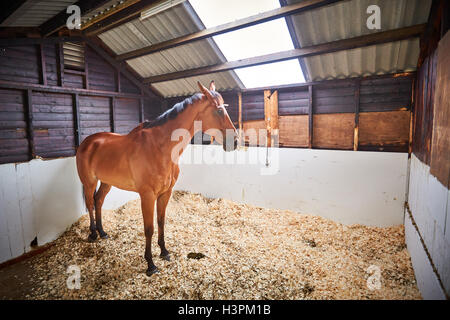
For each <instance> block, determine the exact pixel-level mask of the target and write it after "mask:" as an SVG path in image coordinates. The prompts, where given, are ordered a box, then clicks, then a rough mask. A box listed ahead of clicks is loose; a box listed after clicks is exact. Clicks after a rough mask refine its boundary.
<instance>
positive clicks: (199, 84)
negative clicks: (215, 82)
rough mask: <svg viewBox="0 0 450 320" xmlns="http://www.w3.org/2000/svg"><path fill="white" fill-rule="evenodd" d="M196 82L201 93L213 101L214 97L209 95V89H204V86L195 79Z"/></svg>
mask: <svg viewBox="0 0 450 320" xmlns="http://www.w3.org/2000/svg"><path fill="white" fill-rule="evenodd" d="M197 84H198V87H199V88H200V91H201V93H203V94H204V95H205V96H206V97H207V98H208V100H210V101H211V102H213V101H214V98H213V96H212V95H211V92H209V90H208V89H206V88H205V86H204V85H202V84H201V83H200V81H197Z"/></svg>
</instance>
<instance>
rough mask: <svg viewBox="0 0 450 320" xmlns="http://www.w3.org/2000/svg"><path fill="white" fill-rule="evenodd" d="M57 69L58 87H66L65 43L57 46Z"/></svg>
mask: <svg viewBox="0 0 450 320" xmlns="http://www.w3.org/2000/svg"><path fill="white" fill-rule="evenodd" d="M56 47H57V50H56V51H57V54H56V68H57V72H58V86H60V87H64V49H63V43H62V42H60V43H58V44H57V45H56Z"/></svg>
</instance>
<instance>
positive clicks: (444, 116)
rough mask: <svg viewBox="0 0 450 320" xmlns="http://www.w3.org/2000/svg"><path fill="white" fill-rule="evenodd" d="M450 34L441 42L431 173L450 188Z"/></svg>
mask: <svg viewBox="0 0 450 320" xmlns="http://www.w3.org/2000/svg"><path fill="white" fill-rule="evenodd" d="M449 50H450V33H448V32H447V34H446V35H445V36H444V38H442V39H441V41H440V42H439V47H438V56H437V64H436V66H437V75H436V91H435V95H436V96H435V98H434V101H435V103H436V104H435V106H434V119H433V138H432V139H433V141H432V143H431V159H430V172H431V174H432V175H434V176H435V177H436V178H437V179H438V180H439V181H440V182H441V183H442V184H443V185H444V186H446V187H447V189H449V188H450V70H449V67H448V66H449V65H450V55H449V54H448V52H449Z"/></svg>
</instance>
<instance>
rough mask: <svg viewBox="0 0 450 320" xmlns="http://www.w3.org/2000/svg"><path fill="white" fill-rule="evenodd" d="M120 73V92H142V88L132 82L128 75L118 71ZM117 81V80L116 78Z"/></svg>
mask: <svg viewBox="0 0 450 320" xmlns="http://www.w3.org/2000/svg"><path fill="white" fill-rule="evenodd" d="M118 74H119V75H120V77H119V83H120V90H121V91H120V92H127V93H135V94H139V93H141V89H140V88H138V87H137V86H135V85H134V84H133V82H131V81H130V80H129V79H128V78H127V77H125V76H124V75H121V74H120V72H119V73H118ZM116 82H117V80H116Z"/></svg>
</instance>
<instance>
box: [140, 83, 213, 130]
mask: <svg viewBox="0 0 450 320" xmlns="http://www.w3.org/2000/svg"><path fill="white" fill-rule="evenodd" d="M210 92H211V94H212V96H213V97H217V96H218V95H219V93H217V92H215V91H210ZM202 96H203V95H202V94H201V93H196V94H194V95H193V96H192V97H189V98H186V99H184V100H183V101H181V102H178V103H176V104H175V105H174V106H173V107H172V108H170V109H168V110H166V111H164V112H163V113H162V114H160V115H159V116H158V117H156V118H155V119H153V120H145V121H144V123H143V128H144V129H148V128H153V127H157V126H160V125H163V124H164V123H166V122H167V121H169V120H170V119H174V118H176V117H177V116H178V115H179V114H180V113H181V112H183V111H184V110H185V109H186V108H187V107H189V106H190V105H192V104H194V103H195V102H197V101H199V100H201V98H202Z"/></svg>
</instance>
